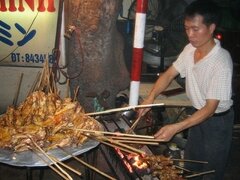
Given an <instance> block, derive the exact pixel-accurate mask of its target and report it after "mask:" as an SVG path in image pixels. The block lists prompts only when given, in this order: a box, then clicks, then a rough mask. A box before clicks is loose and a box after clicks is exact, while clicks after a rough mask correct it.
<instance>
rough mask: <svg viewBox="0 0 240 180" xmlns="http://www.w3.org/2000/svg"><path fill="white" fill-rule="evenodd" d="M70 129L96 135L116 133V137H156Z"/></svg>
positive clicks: (152, 137) (113, 133) (114, 133)
mask: <svg viewBox="0 0 240 180" xmlns="http://www.w3.org/2000/svg"><path fill="white" fill-rule="evenodd" d="M69 129H73V130H77V131H82V132H84V133H90V134H95V135H114V136H116V137H118V136H124V137H138V138H149V139H154V136H147V135H136V134H126V133H120V132H106V131H94V130H87V129H80V128H69Z"/></svg>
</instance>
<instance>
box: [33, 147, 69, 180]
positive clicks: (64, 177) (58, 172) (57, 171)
mask: <svg viewBox="0 0 240 180" xmlns="http://www.w3.org/2000/svg"><path fill="white" fill-rule="evenodd" d="M32 151H33V152H34V153H35V154H36V155H38V157H39V158H40V159H41V160H42V161H44V162H45V163H46V164H47V165H48V167H49V168H51V169H52V170H53V171H54V172H56V173H57V174H58V175H59V176H61V177H62V178H63V179H65V180H69V179H68V178H67V177H66V176H65V175H64V174H63V173H62V172H61V171H59V170H58V169H57V168H55V167H53V166H52V165H51V164H50V163H49V162H47V161H46V160H45V159H43V158H42V157H41V156H40V155H39V154H38V153H37V152H35V151H34V150H33V149H32Z"/></svg>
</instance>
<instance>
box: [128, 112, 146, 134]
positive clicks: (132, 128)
mask: <svg viewBox="0 0 240 180" xmlns="http://www.w3.org/2000/svg"><path fill="white" fill-rule="evenodd" d="M141 118H142V116H139V117H138V118H137V119H136V121H134V123H133V125H132V126H131V127H130V128H129V129H128V130H127V132H132V131H133V130H134V129H135V127H136V126H137V124H138V122H139V121H140V120H141Z"/></svg>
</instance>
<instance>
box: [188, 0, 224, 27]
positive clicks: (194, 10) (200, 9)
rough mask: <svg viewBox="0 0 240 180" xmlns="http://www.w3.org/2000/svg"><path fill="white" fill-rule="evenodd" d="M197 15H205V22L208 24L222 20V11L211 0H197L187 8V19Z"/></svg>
mask: <svg viewBox="0 0 240 180" xmlns="http://www.w3.org/2000/svg"><path fill="white" fill-rule="evenodd" d="M196 15H200V16H202V17H203V23H204V24H205V25H207V26H209V25H211V24H216V26H217V25H218V24H219V22H220V11H219V7H218V5H217V4H215V3H214V2H212V1H210V0H196V1H193V2H192V3H191V4H189V5H188V6H187V7H186V9H185V13H184V16H185V19H188V18H194V17H195V16H196Z"/></svg>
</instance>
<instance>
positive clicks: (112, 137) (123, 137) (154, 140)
mask: <svg viewBox="0 0 240 180" xmlns="http://www.w3.org/2000/svg"><path fill="white" fill-rule="evenodd" d="M106 137H108V138H110V139H117V140H119V141H120V140H130V141H149V142H161V141H160V140H159V139H150V138H138V137H125V136H108V135H106Z"/></svg>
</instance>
